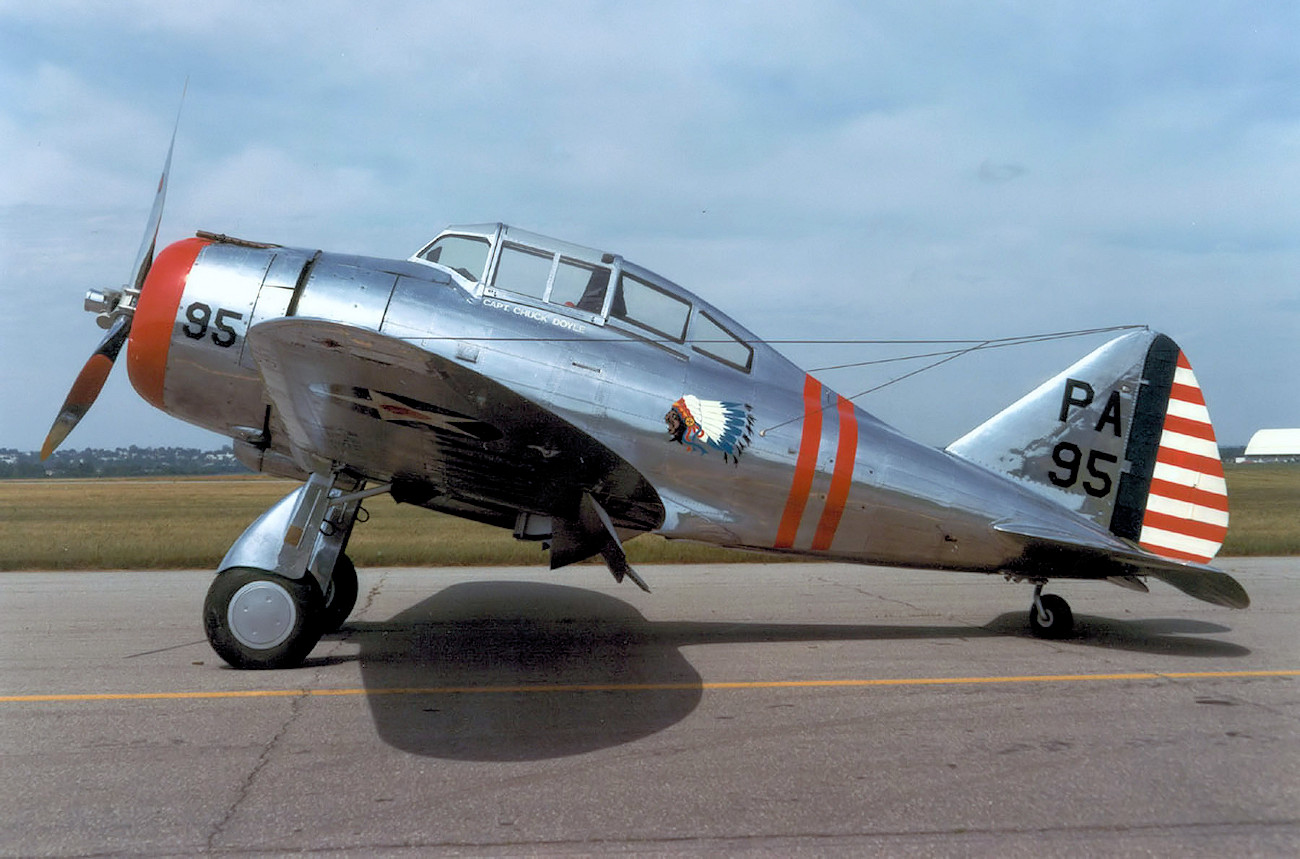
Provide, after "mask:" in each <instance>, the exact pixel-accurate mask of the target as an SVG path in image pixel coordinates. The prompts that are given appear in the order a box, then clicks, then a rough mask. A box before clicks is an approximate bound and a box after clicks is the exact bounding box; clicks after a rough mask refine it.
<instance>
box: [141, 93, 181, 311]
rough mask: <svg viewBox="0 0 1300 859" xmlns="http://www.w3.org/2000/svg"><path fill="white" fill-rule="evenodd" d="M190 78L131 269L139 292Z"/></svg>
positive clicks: (149, 258)
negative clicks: (151, 207)
mask: <svg viewBox="0 0 1300 859" xmlns="http://www.w3.org/2000/svg"><path fill="white" fill-rule="evenodd" d="M189 87H190V81H189V78H186V79H185V88H184V89H182V90H181V106H180V107H179V108H177V110H176V124H175V125H173V126H172V142H171V144H170V145H169V146H168V147H167V160H166V161H165V162H163V171H162V176H160V177H159V179H158V192H157V193H156V194H154V198H153V209H152V210H150V212H149V220H148V222H147V223H146V224H145V227H144V238H143V239H142V240H141V241H140V250H139V251H137V252H136V255H135V267H134V268H132V269H131V272H132V275H131V287H132V288H133V289H134V290H136V292H139V290H140V289H141V288H143V287H144V279H145V277H146V276H148V274H149V268H150V266H152V265H153V252H154V249H155V248H156V247H157V245H158V227H159V225H161V224H162V213H163V203H164V202H165V201H166V199H167V176H168V175H169V174H170V173H171V171H172V151H173V150H175V149H176V131H177V129H179V128H180V127H181V110H183V109H184V107H185V93H186V91H188V90H189Z"/></svg>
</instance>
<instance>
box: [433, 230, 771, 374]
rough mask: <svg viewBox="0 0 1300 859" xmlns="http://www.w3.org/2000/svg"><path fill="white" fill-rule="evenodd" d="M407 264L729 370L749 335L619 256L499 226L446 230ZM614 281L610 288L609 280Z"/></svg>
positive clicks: (743, 353)
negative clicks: (685, 351) (624, 331)
mask: <svg viewBox="0 0 1300 859" xmlns="http://www.w3.org/2000/svg"><path fill="white" fill-rule="evenodd" d="M411 259H412V261H414V262H420V263H426V264H432V265H436V266H438V267H440V268H442V269H445V270H447V271H450V272H451V273H452V274H453V275H454V276H455V277H456V278H457V281H458V282H459V283H460V285H461V286H462V288H464V289H466V290H467V291H469V292H471V293H473V294H475V295H478V296H486V297H499V298H503V299H507V300H510V301H513V302H517V303H522V304H527V305H532V306H539V307H544V308H545V309H547V310H551V311H555V312H562V313H565V314H566V315H571V316H575V317H577V318H579V319H582V320H584V321H586V322H589V323H592V324H594V325H605V324H606V323H609V322H612V323H614V325H616V326H618V327H620V328H623V327H627V328H628V329H629V331H630V333H633V334H636V335H638V336H641V337H643V338H647V339H650V340H653V341H655V342H660V343H665V344H679V345H681V346H686V345H688V344H689V346H690V348H691V349H692V350H694V351H696V352H699V353H701V354H704V355H707V356H709V357H711V358H713V359H714V360H717V361H720V362H722V363H723V364H726V365H728V366H731V367H733V368H735V369H738V370H742V371H744V372H748V371H749V369H750V368H751V367H752V365H753V360H754V350H753V347H752V346H750V345H749V341H752V336H751V335H749V334H748V333H747V332H745V331H743V329H740V328H739V326H737V325H736V324H735V323H734V322H731V321H730V320H728V319H726V318H725V317H724V316H723V315H722V314H721V313H719V312H717V311H716V310H714V309H712V308H710V307H708V306H707V305H705V304H704V302H702V301H700V300H699V299H698V298H696V297H695V296H693V295H691V294H690V293H689V292H687V291H686V290H684V289H682V288H681V287H680V286H677V285H676V284H674V283H672V282H671V281H669V280H666V279H665V278H662V277H659V276H658V275H656V274H654V273H653V272H650V271H647V270H645V269H642V268H640V267H639V266H636V265H633V264H631V263H628V262H626V261H624V260H623V258H622V257H620V256H618V255H617V254H610V253H602V252H601V251H598V250H594V249H592V248H586V247H582V246H581V245H574V244H570V243H568V242H563V241H560V240H558V239H552V238H548V237H546V236H542V235H538V234H536V233H530V232H527V231H526V230H520V229H517V228H515V227H508V226H506V225H504V224H475V225H469V226H456V227H449V228H447V229H446V230H444V231H443V232H442V233H441V234H440V235H439V236H438V237H437V238H436V239H434V240H433V241H432V242H430V243H429V244H428V245H426V246H425V247H423V248H421V249H420V251H419V252H418V253H416V254H415V256H413V257H411ZM611 284H613V285H614V286H613V288H612V289H611V288H610V285H611Z"/></svg>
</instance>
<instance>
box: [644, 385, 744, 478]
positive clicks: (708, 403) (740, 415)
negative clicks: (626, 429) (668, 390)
mask: <svg viewBox="0 0 1300 859" xmlns="http://www.w3.org/2000/svg"><path fill="white" fill-rule="evenodd" d="M664 423H666V424H667V425H668V439H669V441H675V442H677V443H678V444H682V445H685V446H686V447H689V448H690V449H691V450H696V451H699V452H700V453H701V454H704V453H707V452H708V451H709V450H720V451H722V458H723V459H724V460H730V461H731V462H734V463H737V464H739V463H740V455H741V454H742V453H744V451H745V448H747V447H749V440H750V436H751V434H752V433H753V430H754V414H753V411H752V410H751V407H750V406H749V405H748V404H746V403H724V402H721V401H719V400H701V399H700V398H699V397H695V396H692V395H690V394H687V395H685V396H683V397H682V398H681V399H679V400H678V401H677V402H675V403H673V407H672V408H671V409H669V410H668V414H666V415H664Z"/></svg>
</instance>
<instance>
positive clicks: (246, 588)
mask: <svg viewBox="0 0 1300 859" xmlns="http://www.w3.org/2000/svg"><path fill="white" fill-rule="evenodd" d="M324 612H325V607H324V600H323V599H322V598H321V594H320V589H319V588H318V587H317V586H316V580H315V579H314V578H312V577H311V576H310V575H307V576H303V577H302V578H301V579H287V578H285V577H284V576H279V575H276V574H275V573H269V572H267V571H265V570H258V569H254V568H252V567H234V568H232V569H229V570H226V571H225V572H223V573H220V574H219V575H218V576H217V577H216V578H215V579H213V580H212V585H211V586H210V587H209V588H208V595H207V597H206V598H205V599H204V601H203V629H204V631H205V632H206V633H207V635H208V643H210V644H211V645H212V649H213V650H215V651H216V652H217V655H218V656H220V657H221V658H222V659H224V660H225V661H226V662H228V663H230V665H232V666H233V667H235V668H293V667H295V666H298V665H301V664H302V661H303V660H304V659H306V658H307V654H309V653H311V649H312V648H313V647H315V646H316V642H317V641H319V640H320V637H321V620H322V617H323V615H324Z"/></svg>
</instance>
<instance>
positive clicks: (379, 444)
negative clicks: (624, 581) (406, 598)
mask: <svg viewBox="0 0 1300 859" xmlns="http://www.w3.org/2000/svg"><path fill="white" fill-rule="evenodd" d="M248 344H249V347H250V348H251V349H252V351H253V355H254V357H255V358H256V360H257V364H258V368H259V369H260V371H261V373H262V378H263V380H264V381H265V383H266V388H267V392H268V394H269V396H270V399H271V402H272V403H273V404H274V408H275V410H276V411H277V412H279V415H280V417H281V418H282V420H283V423H284V427H285V432H286V433H287V435H288V437H289V447H290V448H291V450H292V454H293V457H294V459H295V461H297V462H298V464H299V465H301V466H303V467H304V468H306V469H307V470H315V471H321V470H327V469H328V468H330V467H331V465H332V464H334V463H340V464H344V465H346V466H347V467H349V468H351V469H352V470H354V471H357V472H360V473H361V474H364V475H365V476H366V477H367V478H368V479H370V480H373V481H378V482H386V481H390V480H391V481H394V482H395V484H396V485H395V488H394V496H395V497H399V500H408V501H412V502H414V503H419V504H422V505H423V506H426V507H430V508H433V509H438V510H445V511H447V512H451V513H456V514H457V515H462V516H468V517H469V518H478V519H481V520H484V521H490V522H493V523H494V524H499V525H505V526H513V525H514V522H515V516H516V514H517V513H518V512H521V511H522V512H530V513H536V514H539V515H546V516H553V517H558V518H574V517H576V516H577V511H578V509H579V507H580V505H581V502H582V497H583V494H584V493H591V494H592V496H593V497H594V498H596V500H598V501H599V503H600V505H601V506H602V507H603V508H604V510H605V511H607V512H608V514H609V516H610V518H611V519H612V520H613V521H614V523H615V524H617V525H618V526H619V527H624V528H631V529H635V530H652V529H654V528H657V527H658V526H659V525H660V524H661V523H662V521H663V516H664V509H663V504H662V503H661V502H660V500H659V497H658V495H657V493H655V491H654V489H653V488H652V487H651V486H650V485H649V483H648V482H647V481H646V480H645V479H644V478H643V477H642V476H641V474H640V472H638V471H637V470H636V469H635V468H634V467H632V465H630V464H629V463H628V462H627V461H626V460H624V459H622V458H621V457H619V456H618V455H617V454H615V453H614V452H613V451H611V450H610V449H609V448H607V447H606V446H605V445H603V444H601V443H600V442H598V441H597V440H596V439H594V438H592V437H591V436H590V435H588V434H587V433H585V432H583V431H581V430H579V429H578V428H577V427H575V426H573V425H572V424H570V423H568V422H566V421H564V420H563V419H561V418H559V417H558V416H556V415H555V414H554V413H553V412H551V411H549V410H548V409H546V408H544V407H543V406H541V405H539V404H538V403H536V402H534V401H532V400H530V399H528V398H526V397H524V396H521V395H520V394H518V393H516V392H514V391H512V390H511V389H510V388H508V387H506V386H504V385H502V384H500V383H498V382H495V381H493V380H492V379H489V378H487V377H486V376H484V375H482V374H481V373H478V372H475V371H474V370H471V369H469V368H468V367H466V366H464V365H462V364H460V363H458V362H456V361H455V360H452V359H449V358H444V357H442V356H439V355H435V354H433V353H430V352H427V351H425V350H424V349H421V348H420V347H418V346H415V345H413V344H411V343H407V342H405V341H403V340H399V339H396V338H393V337H388V336H386V335H383V334H379V333H377V332H375V331H371V330H368V329H364V328H357V327H354V326H350V325H343V324H339V323H335V322H327V321H323V320H317V319H303V318H297V317H293V318H284V319H274V320H270V321H267V322H263V323H261V324H260V325H255V326H253V328H251V329H250V330H249V332H248ZM402 496H405V497H402Z"/></svg>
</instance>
